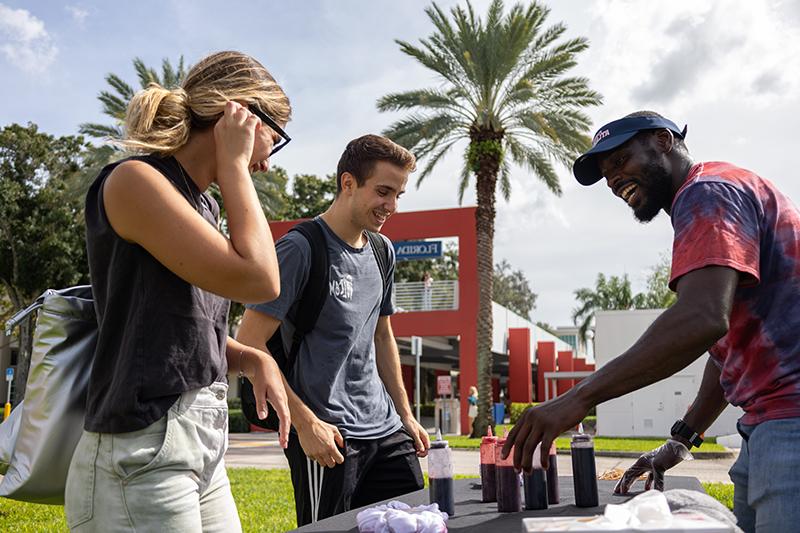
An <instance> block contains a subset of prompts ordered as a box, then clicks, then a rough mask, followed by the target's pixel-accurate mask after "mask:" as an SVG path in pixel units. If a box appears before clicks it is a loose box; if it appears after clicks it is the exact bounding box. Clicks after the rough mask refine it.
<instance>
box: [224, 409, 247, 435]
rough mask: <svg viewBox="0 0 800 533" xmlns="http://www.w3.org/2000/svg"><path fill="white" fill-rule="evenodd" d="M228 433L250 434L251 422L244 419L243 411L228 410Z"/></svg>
mask: <svg viewBox="0 0 800 533" xmlns="http://www.w3.org/2000/svg"><path fill="white" fill-rule="evenodd" d="M228 432H229V433H250V422H248V421H247V419H246V418H245V417H244V413H242V410H241V409H228Z"/></svg>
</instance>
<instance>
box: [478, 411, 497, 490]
mask: <svg viewBox="0 0 800 533" xmlns="http://www.w3.org/2000/svg"><path fill="white" fill-rule="evenodd" d="M495 448H497V437H495V436H494V435H492V426H489V430H488V433H487V435H486V436H485V437H483V438H481V452H480V453H481V496H482V498H481V501H483V502H496V501H497V476H496V473H497V469H496V467H495V462H494V456H495Z"/></svg>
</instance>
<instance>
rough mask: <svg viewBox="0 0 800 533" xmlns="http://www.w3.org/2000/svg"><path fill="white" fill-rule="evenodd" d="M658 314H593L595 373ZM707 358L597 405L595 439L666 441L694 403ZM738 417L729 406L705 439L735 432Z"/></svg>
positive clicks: (642, 331) (625, 348) (656, 312)
mask: <svg viewBox="0 0 800 533" xmlns="http://www.w3.org/2000/svg"><path fill="white" fill-rule="evenodd" d="M662 312H663V309H653V310H635V311H599V312H597V313H596V316H595V318H596V329H595V338H594V349H595V361H596V364H597V369H598V370H599V369H600V368H601V367H602V366H603V365H605V364H607V363H608V362H609V361H611V360H612V359H614V358H615V357H617V356H618V355H620V354H622V353H623V352H624V351H625V350H627V349H628V348H630V347H631V346H632V345H633V343H634V342H636V340H637V339H638V338H639V337H640V336H641V335H642V333H644V331H645V330H646V329H647V328H648V327H649V326H650V324H651V323H652V322H653V321H654V320H655V319H656V318H657V317H658V316H659V315H660V314H661V313H662ZM676 334H678V333H677V332H676ZM708 357H709V355H708V354H705V355H703V356H702V357H700V358H699V359H697V360H696V361H694V362H693V363H692V364H690V365H689V366H688V367H686V368H685V369H683V370H681V371H680V372H678V373H677V374H675V375H674V376H672V377H669V378H667V379H664V380H662V381H660V382H658V383H654V384H653V385H650V386H648V387H645V388H643V389H640V390H638V391H634V392H632V393H630V394H626V395H625V396H622V397H620V398H615V399H613V400H609V401H607V402H605V403H602V404H600V405H598V406H597V434H598V435H602V436H609V437H611V436H614V437H627V436H631V437H633V436H635V437H665V436H668V435H669V430H670V428H671V427H672V424H673V423H674V422H675V420H677V419H678V418H682V417H683V415H684V414H685V413H686V411H687V409H688V408H689V405H690V404H691V403H692V401H694V398H695V395H696V394H697V391H698V389H699V388H700V382H701V380H702V377H703V370H704V368H705V365H706V360H707V358H708ZM742 414H743V411H742V410H741V409H739V408H738V407H733V406H730V405H729V406H728V407H727V408H726V409H725V411H723V412H722V414H721V415H720V416H719V418H718V419H717V421H716V422H714V424H712V426H711V427H710V428H709V429H708V431H706V435H707V436H709V437H713V436H719V435H731V434H734V433H736V421H737V420H738V419H739V417H740V416H742Z"/></svg>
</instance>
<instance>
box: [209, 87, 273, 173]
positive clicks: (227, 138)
mask: <svg viewBox="0 0 800 533" xmlns="http://www.w3.org/2000/svg"><path fill="white" fill-rule="evenodd" d="M260 125H261V121H260V120H259V119H258V117H256V116H255V115H253V114H252V113H251V112H250V111H248V110H247V108H246V107H244V106H243V105H241V104H239V103H238V102H233V101H229V102H228V103H226V104H225V112H224V114H223V115H222V117H221V118H220V119H219V120H218V121H217V124H216V125H215V126H214V142H215V144H216V149H217V174H218V179H219V178H223V179H224V178H225V177H226V176H227V175H228V172H229V171H230V170H231V169H241V168H244V169H245V170H247V169H249V167H250V160H251V158H252V157H253V147H254V146H255V136H256V130H257V129H258V128H259V127H260Z"/></svg>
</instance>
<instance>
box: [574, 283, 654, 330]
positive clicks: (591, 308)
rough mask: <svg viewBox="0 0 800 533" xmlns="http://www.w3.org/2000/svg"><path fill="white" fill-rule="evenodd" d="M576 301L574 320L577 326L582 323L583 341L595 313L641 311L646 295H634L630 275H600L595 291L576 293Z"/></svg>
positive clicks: (588, 290) (583, 290)
mask: <svg viewBox="0 0 800 533" xmlns="http://www.w3.org/2000/svg"><path fill="white" fill-rule="evenodd" d="M575 299H576V300H578V303H579V306H578V307H577V308H576V309H574V310H573V311H572V320H573V322H574V323H575V325H576V326H577V325H578V323H579V322H580V329H579V333H580V336H581V338H582V339H585V338H586V332H587V331H588V330H589V328H591V327H592V322H593V321H594V314H595V311H599V310H612V309H623V310H624V309H640V308H642V307H643V303H644V301H643V299H644V295H642V294H637V295H635V296H634V295H633V292H632V290H631V281H630V279H628V275H627V274H624V275H623V276H622V277H619V276H609V277H608V279H606V277H605V275H603V274H598V275H597V282H596V283H595V288H594V290H592V289H589V288H583V289H578V290H576V291H575Z"/></svg>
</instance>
